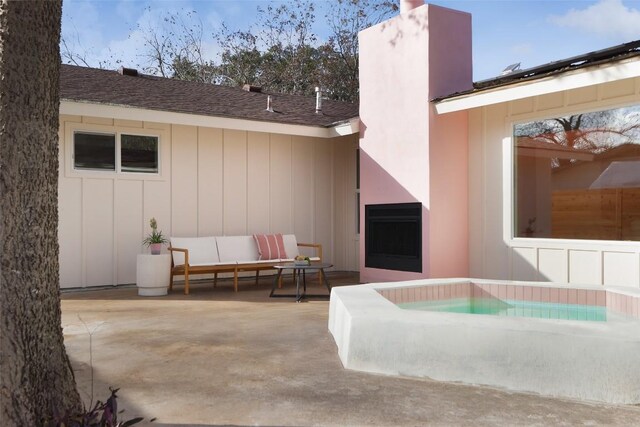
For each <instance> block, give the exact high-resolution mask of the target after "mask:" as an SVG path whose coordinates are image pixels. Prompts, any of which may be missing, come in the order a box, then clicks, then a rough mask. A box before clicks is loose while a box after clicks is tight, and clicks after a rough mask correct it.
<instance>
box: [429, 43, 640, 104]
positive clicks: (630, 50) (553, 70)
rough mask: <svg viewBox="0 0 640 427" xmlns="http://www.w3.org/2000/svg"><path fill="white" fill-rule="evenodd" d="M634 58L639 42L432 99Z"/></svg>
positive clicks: (452, 96)
mask: <svg viewBox="0 0 640 427" xmlns="http://www.w3.org/2000/svg"><path fill="white" fill-rule="evenodd" d="M634 56H640V40H635V41H632V42H629V43H624V44H621V45H617V46H613V47H609V48H606V49H602V50H597V51H595V52H590V53H586V54H584V55H578V56H574V57H571V58H567V59H561V60H559V61H553V62H549V63H547V64H543V65H538V66H536V67H532V68H527V69H525V70H520V71H514V72H512V73H509V74H505V75H502V76H498V77H494V78H491V79H487V80H481V81H478V82H474V83H473V89H470V90H466V91H462V92H456V93H452V94H450V95H446V96H442V97H438V98H435V99H433V100H432V101H433V102H438V101H442V100H445V99H448V98H454V97H456V96H462V95H469V94H474V93H478V92H482V91H485V90H489V89H494V88H497V87H501V86H509V85H513V84H517V83H521V82H525V81H530V80H537V79H542V78H545V77H549V76H554V75H557V74H562V73H566V72H568V71H572V70H576V69H580V68H585V67H590V66H593V65H599V64H606V63H611V62H616V61H622V60H624V59H627V58H631V57H634Z"/></svg>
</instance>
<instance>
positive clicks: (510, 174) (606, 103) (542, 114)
mask: <svg viewBox="0 0 640 427" xmlns="http://www.w3.org/2000/svg"><path fill="white" fill-rule="evenodd" d="M537 98H538V97H535V98H534V101H537ZM625 98H626V99H625V100H622V101H621V100H620V99H619V98H618V99H613V100H602V99H601V98H600V97H599V98H598V100H597V101H592V102H589V103H587V104H588V106H583V107H584V108H580V107H581V106H577V105H568V104H567V101H566V92H565V95H564V96H563V99H564V103H563V105H562V107H557V108H550V109H547V110H544V111H540V110H537V102H534V109H533V111H532V112H529V113H524V114H513V113H511V105H512V103H513V102H514V101H511V102H509V103H508V110H507V114H506V116H505V122H504V125H505V133H504V137H503V138H502V149H503V156H502V163H503V165H502V166H503V167H502V171H503V176H504V178H503V182H502V189H503V194H504V195H505V198H504V199H505V200H504V205H503V209H502V215H503V221H502V225H503V236H504V241H505V242H509V246H510V247H512V248H513V247H518V246H521V247H523V248H526V247H529V248H535V247H539V246H540V245H544V246H545V247H548V248H556V249H563V250H567V248H568V247H571V248H582V249H583V250H601V249H602V248H603V247H607V248H611V250H614V251H615V250H616V247H617V248H618V249H620V250H622V248H638V247H639V246H640V241H633V240H594V239H567V238H553V237H524V236H523V237H519V236H517V232H516V225H517V220H516V216H517V215H518V212H517V206H516V202H517V194H516V191H517V185H516V182H515V179H516V176H517V161H516V154H517V152H516V150H515V142H516V140H515V132H514V131H515V126H516V125H518V124H525V123H530V122H532V121H541V120H549V119H553V118H554V117H565V116H570V115H575V114H586V113H593V112H599V111H605V110H614V109H618V108H627V107H633V106H638V107H640V98H638V93H637V92H636V93H634V94H633V95H629V96H626V97H625ZM487 141H488V140H487ZM625 250H626V249H625Z"/></svg>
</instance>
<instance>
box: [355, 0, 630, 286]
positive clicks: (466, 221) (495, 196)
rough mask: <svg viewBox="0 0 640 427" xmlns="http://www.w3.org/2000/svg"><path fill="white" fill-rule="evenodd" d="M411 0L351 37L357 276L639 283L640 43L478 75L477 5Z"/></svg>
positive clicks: (375, 279)
mask: <svg viewBox="0 0 640 427" xmlns="http://www.w3.org/2000/svg"><path fill="white" fill-rule="evenodd" d="M420 3H421V2H417V4H416V2H404V6H405V9H404V11H403V12H402V13H401V14H400V15H399V16H397V17H395V18H393V19H391V20H389V21H387V22H384V23H382V24H380V25H378V26H374V27H371V28H369V29H367V30H365V31H363V32H362V33H361V34H360V46H361V57H362V61H361V69H360V73H361V74H360V76H361V106H360V118H361V122H362V126H361V129H360V132H361V139H360V155H361V160H360V162H361V174H362V175H361V182H363V184H362V189H361V200H362V206H361V212H362V213H361V223H362V226H361V235H362V236H363V238H362V239H361V241H360V244H361V246H360V250H361V252H360V271H361V277H362V278H363V279H364V280H365V281H379V280H385V281H386V280H404V279H412V278H423V277H424V278H426V277H454V276H459V277H478V278H490V279H513V280H540V281H553V282H556V283H572V284H573V283H575V284H578V283H579V284H596V285H617V286H620V285H623V286H632V287H638V286H640V243H639V240H640V209H639V207H640V188H639V187H638V186H636V184H635V183H636V182H639V181H638V178H640V169H638V168H634V167H633V166H634V163H631V162H634V161H637V159H638V158H637V154H638V150H637V148H638V147H640V145H639V144H640V132H638V127H639V126H640V121H639V120H638V117H639V114H638V112H640V43H639V42H632V43H628V44H625V45H621V46H616V47H613V48H610V49H605V50H602V51H599V52H593V53H590V54H587V55H581V56H578V57H575V58H569V59H567V60H563V61H557V62H554V63H550V64H546V65H543V66H540V67H535V68H532V69H528V70H521V71H519V70H516V71H512V72H511V73H508V74H506V75H504V76H499V77H497V78H495V79H490V80H487V81H483V82H477V83H472V81H471V54H470V50H471V37H470V34H471V20H470V16H469V15H468V14H465V13H462V12H458V11H453V10H450V9H445V8H441V7H437V6H433V5H421V4H420ZM374 53H375V54H374ZM398 64H403V66H398ZM380 100H385V101H384V102H380ZM385 117H390V118H391V120H390V122H391V123H392V124H393V125H392V129H390V128H389V122H387V123H386V126H385ZM554 147H555V148H554ZM613 177H615V178H613ZM371 182H375V185H372V184H371ZM604 182H606V184H602V183H604ZM414 203H417V204H418V205H419V206H420V207H421V213H420V215H419V217H420V225H421V231H417V232H416V230H417V229H416V227H415V226H413V225H411V226H409V225H407V224H414V223H413V222H412V219H411V215H412V211H411V210H410V209H409V207H410V206H411V205H412V204H414ZM385 205H386V206H387V207H386V208H385ZM372 206H373V208H372ZM403 206H409V207H408V208H406V209H405V208H403ZM385 209H386V210H387V211H389V212H390V214H389V215H387V216H386V217H385V213H384V212H383V211H384V210H385ZM380 212H382V213H380ZM414 213H415V212H414ZM367 215H369V217H367ZM381 218H386V219H385V221H386V222H384V221H383V220H382V219H381ZM399 218H400V219H399ZM385 233H386V234H387V235H393V234H394V233H400V234H401V235H407V236H412V237H409V238H408V240H407V241H409V242H410V243H409V244H408V245H405V246H401V245H395V243H393V242H392V243H391V244H387V245H385V244H382V243H380V242H379V241H377V240H376V239H377V238H378V237H379V236H380V235H385ZM416 235H417V237H416ZM416 242H419V243H420V246H419V249H420V251H416V250H415V248H416V247H418V245H416ZM385 251H386V252H387V254H386V255H387V258H386V261H385V260H384V255H385ZM380 255H382V259H383V261H380V259H381V256H380ZM416 256H417V257H418V258H419V260H420V263H419V264H420V265H419V267H420V268H415V269H413V270H411V268H413V267H410V268H405V266H403V265H402V264H403V262H398V259H400V260H401V259H402V258H406V257H416ZM385 262H388V263H389V264H388V265H389V266H386V265H385ZM394 262H398V263H399V266H398V265H395V266H394Z"/></svg>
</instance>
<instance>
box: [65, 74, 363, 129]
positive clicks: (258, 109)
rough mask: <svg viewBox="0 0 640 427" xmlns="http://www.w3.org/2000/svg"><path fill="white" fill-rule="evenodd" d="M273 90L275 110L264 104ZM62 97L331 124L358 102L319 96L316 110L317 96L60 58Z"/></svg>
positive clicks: (352, 114)
mask: <svg viewBox="0 0 640 427" xmlns="http://www.w3.org/2000/svg"><path fill="white" fill-rule="evenodd" d="M267 95H271V97H272V101H273V104H272V105H273V110H274V112H269V111H267V110H266V108H267ZM60 98H61V99H62V100H70V101H79V102H92V103H99V104H110V105H122V106H128V107H137V108H144V109H149V110H160V111H170V112H176V113H187V114H197V115H204V116H215V117H228V118H236V119H246V120H258V121H266V122H276V123H287V124H297V125H306V126H318V127H330V126H332V125H335V124H336V123H340V122H343V121H345V120H348V119H351V118H354V117H357V116H358V105H357V104H352V103H348V102H340V101H330V100H325V99H323V101H322V112H321V113H316V112H315V105H316V104H315V98H314V97H304V96H297V95H284V94H275V93H263V92H247V91H245V90H243V89H241V88H237V87H229V86H219V85H212V84H208V83H199V82H189V81H183V80H174V79H168V78H163V77H156V76H149V75H143V74H139V75H138V76H137V77H133V76H127V75H121V74H120V73H118V72H117V71H110V70H101V69H95V68H86V67H78V66H74V65H67V64H63V65H62V66H61V69H60Z"/></svg>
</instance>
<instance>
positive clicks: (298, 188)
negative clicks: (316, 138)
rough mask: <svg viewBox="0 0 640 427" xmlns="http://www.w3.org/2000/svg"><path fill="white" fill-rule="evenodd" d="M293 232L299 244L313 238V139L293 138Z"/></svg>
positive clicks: (310, 240)
mask: <svg viewBox="0 0 640 427" xmlns="http://www.w3.org/2000/svg"><path fill="white" fill-rule="evenodd" d="M292 143H293V154H292V155H293V160H292V170H293V182H292V185H293V214H294V216H293V232H294V234H295V235H296V237H297V238H298V241H301V242H312V241H313V240H314V238H315V236H314V234H315V233H314V231H315V230H314V229H313V223H314V215H315V212H314V203H315V200H314V194H313V192H314V178H315V177H314V174H313V172H314V171H313V169H314V161H313V160H314V159H313V155H314V153H313V148H314V144H313V138H309V137H300V136H296V137H293V141H292Z"/></svg>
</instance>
